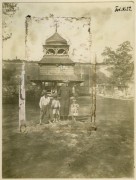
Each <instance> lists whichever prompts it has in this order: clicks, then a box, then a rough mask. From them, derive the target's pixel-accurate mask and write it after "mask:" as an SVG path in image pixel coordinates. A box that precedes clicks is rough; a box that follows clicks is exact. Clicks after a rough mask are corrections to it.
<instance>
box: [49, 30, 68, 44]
mask: <svg viewBox="0 0 136 180" xmlns="http://www.w3.org/2000/svg"><path fill="white" fill-rule="evenodd" d="M46 44H47V45H48V44H49V45H54V44H57V45H62V44H67V41H66V40H65V39H64V38H63V37H61V36H60V35H59V34H58V33H57V32H55V33H54V34H53V35H52V36H51V37H49V38H48V39H47V40H46Z"/></svg>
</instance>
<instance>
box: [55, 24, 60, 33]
mask: <svg viewBox="0 0 136 180" xmlns="http://www.w3.org/2000/svg"><path fill="white" fill-rule="evenodd" d="M55 27H56V32H57V28H58V27H59V25H58V24H57V23H56V24H55Z"/></svg>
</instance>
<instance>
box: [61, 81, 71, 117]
mask: <svg viewBox="0 0 136 180" xmlns="http://www.w3.org/2000/svg"><path fill="white" fill-rule="evenodd" d="M59 95H60V116H61V117H62V119H63V120H64V119H67V118H68V115H69V106H70V96H71V90H70V87H68V84H67V83H66V82H65V83H63V84H62V86H61V87H60V90H59Z"/></svg>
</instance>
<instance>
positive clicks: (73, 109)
mask: <svg viewBox="0 0 136 180" xmlns="http://www.w3.org/2000/svg"><path fill="white" fill-rule="evenodd" d="M78 109H79V104H78V103H77V102H76V99H75V98H74V99H73V100H72V104H71V106H70V116H72V120H74V121H75V120H76V117H77V116H78Z"/></svg>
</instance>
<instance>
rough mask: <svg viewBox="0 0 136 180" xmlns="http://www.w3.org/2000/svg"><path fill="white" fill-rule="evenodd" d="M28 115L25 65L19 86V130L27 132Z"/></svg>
mask: <svg viewBox="0 0 136 180" xmlns="http://www.w3.org/2000/svg"><path fill="white" fill-rule="evenodd" d="M25 127H26V114H25V64H24V63H23V65H22V72H21V77H20V85H19V130H20V131H21V132H22V131H25Z"/></svg>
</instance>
